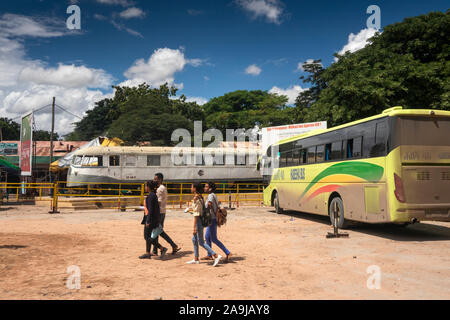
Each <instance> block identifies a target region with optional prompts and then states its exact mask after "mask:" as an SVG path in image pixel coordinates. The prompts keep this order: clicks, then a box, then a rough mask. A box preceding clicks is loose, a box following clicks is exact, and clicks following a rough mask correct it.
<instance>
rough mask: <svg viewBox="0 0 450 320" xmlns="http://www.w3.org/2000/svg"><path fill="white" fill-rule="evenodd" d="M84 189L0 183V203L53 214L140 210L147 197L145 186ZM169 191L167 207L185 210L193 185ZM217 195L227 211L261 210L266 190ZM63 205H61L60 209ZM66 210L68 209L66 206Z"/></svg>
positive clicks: (244, 188) (225, 186) (251, 186)
mask: <svg viewBox="0 0 450 320" xmlns="http://www.w3.org/2000/svg"><path fill="white" fill-rule="evenodd" d="M83 184H84V185H83V186H76V187H68V186H67V183H66V182H65V181H59V182H55V183H0V195H1V197H0V203H1V202H2V201H3V202H8V203H9V202H26V201H35V202H37V201H39V202H45V201H49V202H50V210H51V212H58V208H59V207H65V206H66V205H64V206H63V205H62V203H64V204H67V203H70V204H71V205H70V206H69V207H77V206H78V207H80V208H88V207H89V206H93V205H96V206H97V207H99V208H105V207H109V208H118V209H119V210H122V211H124V210H125V209H127V208H132V207H139V206H142V205H143V204H144V199H145V196H146V192H145V184H143V183H118V184H111V183H83ZM164 185H165V186H166V188H167V191H168V195H169V197H168V201H167V205H168V207H169V208H170V207H171V208H184V207H186V206H187V204H188V203H189V202H190V201H192V198H193V194H192V192H191V183H175V182H169V183H164ZM216 186H217V189H216V191H215V194H216V195H217V196H218V198H219V201H221V202H222V205H224V206H227V207H230V206H231V207H239V206H261V205H262V202H263V195H262V192H263V189H264V186H263V185H262V184H261V183H253V182H249V183H239V184H233V183H217V184H216ZM60 203H61V205H60ZM66 207H67V206H66Z"/></svg>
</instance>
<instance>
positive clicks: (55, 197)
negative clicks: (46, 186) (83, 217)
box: [48, 182, 59, 213]
mask: <svg viewBox="0 0 450 320" xmlns="http://www.w3.org/2000/svg"><path fill="white" fill-rule="evenodd" d="M48 213H59V211H58V182H56V183H54V184H53V199H52V210H51V211H49V212H48Z"/></svg>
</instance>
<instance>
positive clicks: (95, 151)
mask: <svg viewBox="0 0 450 320" xmlns="http://www.w3.org/2000/svg"><path fill="white" fill-rule="evenodd" d="M219 150H220V151H222V152H223V153H227V154H230V153H239V152H245V153H260V150H259V149H255V148H193V147H119V146H117V147H101V146H97V147H90V148H85V149H82V150H78V151H76V152H75V156H77V155H92V156H94V155H109V154H116V155H117V154H143V155H145V154H170V153H171V152H174V151H175V152H176V151H178V152H183V153H195V152H202V153H205V152H215V151H219Z"/></svg>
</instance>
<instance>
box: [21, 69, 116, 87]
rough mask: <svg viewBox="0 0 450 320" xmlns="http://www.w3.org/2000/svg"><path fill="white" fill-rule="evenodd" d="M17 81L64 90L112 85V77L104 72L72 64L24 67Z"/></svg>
mask: <svg viewBox="0 0 450 320" xmlns="http://www.w3.org/2000/svg"><path fill="white" fill-rule="evenodd" d="M19 80H20V81H28V82H33V83H35V84H44V85H56V86H60V87H66V88H80V87H88V88H108V87H109V86H110V85H111V83H112V77H111V76H110V75H109V74H107V73H106V72H105V71H104V70H101V69H91V68H87V67H85V66H75V65H73V64H72V65H63V64H59V65H58V68H44V67H35V66H33V67H25V68H24V69H23V70H22V72H21V73H20V75H19Z"/></svg>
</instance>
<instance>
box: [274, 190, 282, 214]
mask: <svg viewBox="0 0 450 320" xmlns="http://www.w3.org/2000/svg"><path fill="white" fill-rule="evenodd" d="M273 205H274V207H275V212H276V213H278V214H280V213H283V209H282V208H281V207H280V198H279V196H278V192H275V196H274V200H273Z"/></svg>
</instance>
